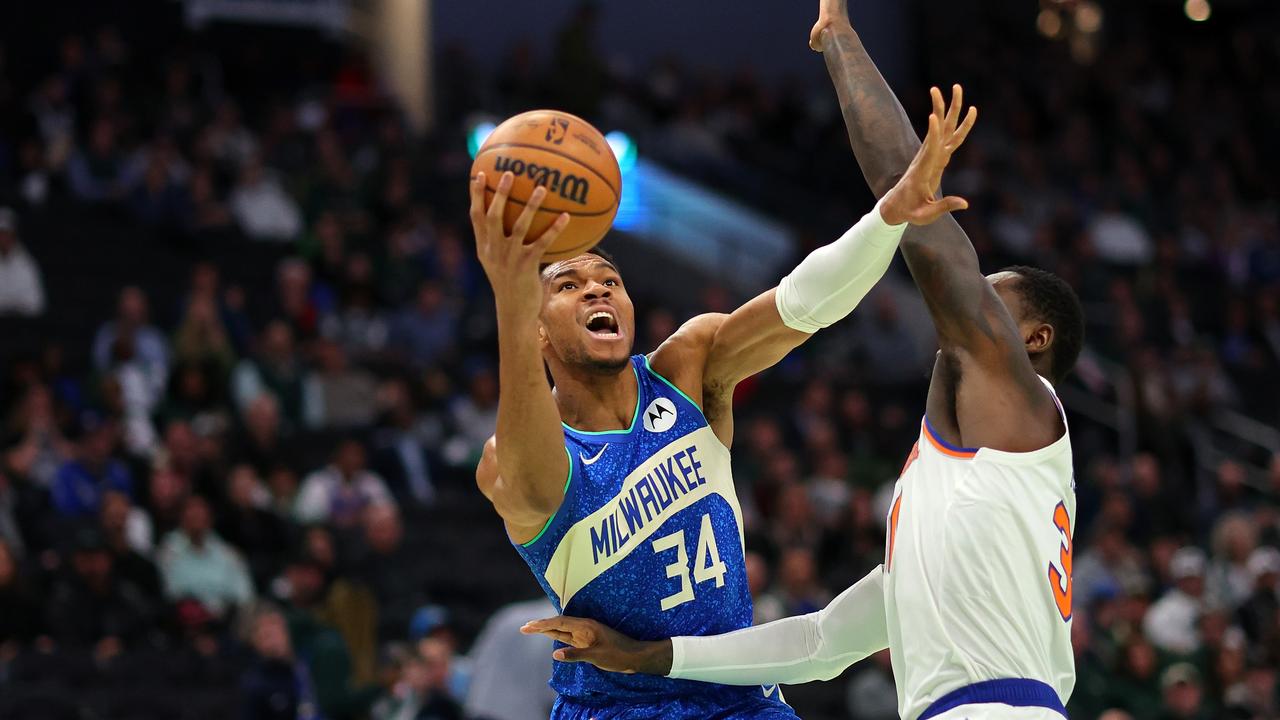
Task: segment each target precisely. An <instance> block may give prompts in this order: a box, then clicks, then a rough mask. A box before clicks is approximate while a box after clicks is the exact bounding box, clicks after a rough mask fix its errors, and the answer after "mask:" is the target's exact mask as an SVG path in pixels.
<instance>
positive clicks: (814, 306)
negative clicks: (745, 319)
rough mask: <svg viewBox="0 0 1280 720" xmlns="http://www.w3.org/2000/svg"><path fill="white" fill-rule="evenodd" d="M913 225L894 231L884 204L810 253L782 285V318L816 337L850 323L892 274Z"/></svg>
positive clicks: (779, 294) (778, 297)
mask: <svg viewBox="0 0 1280 720" xmlns="http://www.w3.org/2000/svg"><path fill="white" fill-rule="evenodd" d="M906 229H907V224H906V223H902V224H901V225H889V224H887V223H885V221H884V218H883V217H881V215H880V203H876V207H875V209H874V210H872V211H871V212H869V213H867V214H866V215H864V216H863V217H862V219H861V220H859V221H858V224H856V225H854V226H853V227H851V228H849V231H848V232H846V233H845V234H844V235H841V236H840V239H838V240H836V241H835V242H833V243H831V244H830V245H824V246H822V247H820V248H818V249H817V250H814V251H813V252H811V253H809V256H808V257H806V258H805V259H804V260H801V261H800V264H799V265H797V266H796V269H795V270H792V271H791V274H790V275H788V276H786V277H784V278H782V282H780V283H778V291H777V293H776V294H775V297H776V303H777V307H778V314H779V315H781V316H782V322H783V323H784V324H785V325H786V326H787V327H789V328H791V329H792V330H799V331H800V332H806V333H815V332H817V331H819V330H821V329H822V328H825V327H828V326H830V325H831V324H833V323H835V322H837V321H839V320H842V319H844V317H845V316H847V315H848V314H849V313H851V312H853V309H854V308H855V307H857V306H858V303H860V302H862V298H864V297H866V296H867V293H868V292H870V290H871V288H872V287H874V286H875V284H876V283H877V282H879V281H880V278H882V277H884V273H885V271H886V270H888V269H889V263H890V262H891V261H892V260H893V254H894V251H896V250H897V249H898V242H899V241H900V240H902V234H903V233H904V232H906Z"/></svg>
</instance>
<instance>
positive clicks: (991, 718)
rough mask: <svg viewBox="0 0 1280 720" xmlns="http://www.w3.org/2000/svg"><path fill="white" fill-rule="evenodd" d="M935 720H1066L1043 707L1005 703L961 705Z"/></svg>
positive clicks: (935, 717)
mask: <svg viewBox="0 0 1280 720" xmlns="http://www.w3.org/2000/svg"><path fill="white" fill-rule="evenodd" d="M933 720H1066V719H1065V718H1064V717H1063V716H1062V714H1060V713H1057V712H1054V711H1053V710H1050V709H1048V708H1042V707H1014V706H1012V705H1005V704H1004V703H981V704H978V705H961V706H960V707H958V708H952V709H950V710H948V711H946V712H944V713H942V714H941V715H934V716H933Z"/></svg>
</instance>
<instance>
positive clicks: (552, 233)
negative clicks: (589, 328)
mask: <svg viewBox="0 0 1280 720" xmlns="http://www.w3.org/2000/svg"><path fill="white" fill-rule="evenodd" d="M567 227H569V213H560V217H558V218H556V220H555V222H553V223H551V227H549V228H547V229H546V230H544V231H542V234H541V235H539V236H538V239H537V240H534V241H533V242H531V243H529V244H528V245H525V247H526V248H528V252H529V253H530V254H532V255H537V256H538V257H542V256H543V254H545V253H546V251H547V248H549V247H551V243H553V242H555V241H556V238H558V237H560V233H562V232H564V229H565V228H567ZM570 619H573V618H570Z"/></svg>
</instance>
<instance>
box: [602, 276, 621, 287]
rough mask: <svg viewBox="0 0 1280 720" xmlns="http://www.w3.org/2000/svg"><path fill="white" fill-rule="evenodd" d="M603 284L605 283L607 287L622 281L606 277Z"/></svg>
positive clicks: (614, 285)
mask: <svg viewBox="0 0 1280 720" xmlns="http://www.w3.org/2000/svg"><path fill="white" fill-rule="evenodd" d="M604 284H605V285H607V286H608V287H617V286H619V285H621V284H622V283H621V282H619V281H618V279H617V278H606V279H605V281H604Z"/></svg>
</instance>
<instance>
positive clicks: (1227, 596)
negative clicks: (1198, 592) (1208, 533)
mask: <svg viewBox="0 0 1280 720" xmlns="http://www.w3.org/2000/svg"><path fill="white" fill-rule="evenodd" d="M1257 546H1258V529H1257V526H1255V525H1254V523H1253V520H1252V518H1250V517H1249V516H1248V515H1246V514H1244V513H1233V514H1228V515H1226V516H1224V517H1223V518H1222V519H1221V520H1220V521H1219V522H1218V526H1217V527H1216V528H1214V532H1213V556H1214V557H1213V562H1212V563H1211V565H1210V566H1209V571H1208V573H1207V574H1206V577H1205V580H1206V583H1207V588H1208V590H1209V593H1210V595H1211V597H1212V598H1213V599H1214V600H1215V602H1216V604H1218V605H1221V606H1223V607H1226V608H1228V609H1235V608H1237V607H1240V605H1241V604H1242V603H1244V601H1246V600H1248V599H1249V595H1250V594H1251V593H1252V592H1253V575H1252V574H1251V573H1250V572H1249V567H1248V563H1249V558H1250V556H1251V555H1252V553H1253V551H1254V549H1255V548H1256V547H1257Z"/></svg>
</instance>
